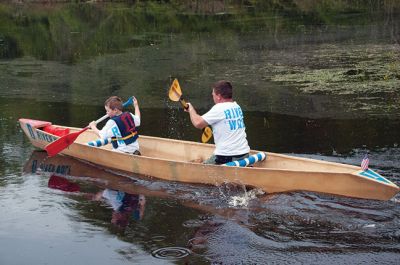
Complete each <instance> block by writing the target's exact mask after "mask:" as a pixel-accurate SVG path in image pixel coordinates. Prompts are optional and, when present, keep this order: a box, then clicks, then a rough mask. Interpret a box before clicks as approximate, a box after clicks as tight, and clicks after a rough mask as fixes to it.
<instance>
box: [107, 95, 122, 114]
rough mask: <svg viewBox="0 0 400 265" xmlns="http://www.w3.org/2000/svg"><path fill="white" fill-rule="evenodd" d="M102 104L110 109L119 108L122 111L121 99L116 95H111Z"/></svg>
mask: <svg viewBox="0 0 400 265" xmlns="http://www.w3.org/2000/svg"><path fill="white" fill-rule="evenodd" d="M104 106H107V107H109V108H110V109H112V110H115V109H119V110H121V111H122V100H121V99H120V98H119V97H117V96H112V97H109V98H108V99H107V100H106V102H104Z"/></svg>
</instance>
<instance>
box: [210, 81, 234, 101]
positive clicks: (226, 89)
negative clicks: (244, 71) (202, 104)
mask: <svg viewBox="0 0 400 265" xmlns="http://www.w3.org/2000/svg"><path fill="white" fill-rule="evenodd" d="M212 88H213V89H214V93H215V94H217V95H220V96H221V97H223V98H224V99H231V98H232V93H233V92H232V90H233V88H232V85H231V83H230V82H228V81H226V80H220V81H218V82H216V83H215V84H214V85H213V87H212Z"/></svg>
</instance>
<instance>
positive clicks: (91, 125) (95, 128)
mask: <svg viewBox="0 0 400 265" xmlns="http://www.w3.org/2000/svg"><path fill="white" fill-rule="evenodd" d="M89 127H90V128H91V129H92V130H93V131H94V132H95V133H96V134H97V135H98V136H100V130H99V129H97V126H96V122H95V121H92V122H91V123H89Z"/></svg>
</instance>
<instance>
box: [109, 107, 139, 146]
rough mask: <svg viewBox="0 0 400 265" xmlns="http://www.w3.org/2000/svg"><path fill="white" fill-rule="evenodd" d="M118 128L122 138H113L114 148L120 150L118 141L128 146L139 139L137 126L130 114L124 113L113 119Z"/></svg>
mask: <svg viewBox="0 0 400 265" xmlns="http://www.w3.org/2000/svg"><path fill="white" fill-rule="evenodd" d="M111 119H112V120H113V121H115V123H116V124H117V126H118V129H119V131H120V132H121V137H112V138H111V143H112V145H113V147H114V148H118V141H121V140H122V141H124V143H125V144H126V145H128V144H131V143H133V142H135V141H136V139H137V138H138V137H139V134H138V131H137V129H136V126H135V121H134V120H133V117H132V115H131V113H130V112H123V113H122V114H121V115H119V116H115V117H112V118H111Z"/></svg>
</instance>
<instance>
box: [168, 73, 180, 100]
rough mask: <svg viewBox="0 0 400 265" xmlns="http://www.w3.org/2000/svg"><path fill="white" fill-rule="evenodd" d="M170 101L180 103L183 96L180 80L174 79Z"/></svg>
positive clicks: (170, 91) (170, 90) (169, 94)
mask: <svg viewBox="0 0 400 265" xmlns="http://www.w3.org/2000/svg"><path fill="white" fill-rule="evenodd" d="M168 96H169V99H170V100H172V101H179V100H180V98H181V96H182V90H181V86H180V85H179V82H178V79H176V78H175V79H174V81H173V82H172V85H171V87H170V88H169V93H168Z"/></svg>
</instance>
